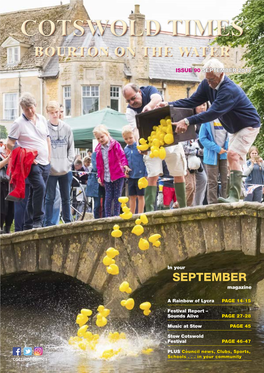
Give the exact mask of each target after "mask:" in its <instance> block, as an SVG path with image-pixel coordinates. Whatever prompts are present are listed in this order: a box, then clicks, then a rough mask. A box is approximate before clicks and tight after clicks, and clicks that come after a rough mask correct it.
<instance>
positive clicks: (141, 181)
mask: <svg viewBox="0 0 264 373" xmlns="http://www.w3.org/2000/svg"><path fill="white" fill-rule="evenodd" d="M147 186H148V180H147V179H146V178H145V177H141V178H140V179H139V180H138V187H139V189H143V188H146V187H147Z"/></svg>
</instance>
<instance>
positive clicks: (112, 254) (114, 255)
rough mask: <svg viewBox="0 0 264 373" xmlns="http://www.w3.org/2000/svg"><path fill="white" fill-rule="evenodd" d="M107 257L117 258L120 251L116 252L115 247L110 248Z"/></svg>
mask: <svg viewBox="0 0 264 373" xmlns="http://www.w3.org/2000/svg"><path fill="white" fill-rule="evenodd" d="M106 255H107V256H109V258H112V259H113V258H115V257H116V256H117V255H119V251H118V250H116V249H115V248H114V247H109V249H107V250H106Z"/></svg>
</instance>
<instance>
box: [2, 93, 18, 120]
mask: <svg viewBox="0 0 264 373" xmlns="http://www.w3.org/2000/svg"><path fill="white" fill-rule="evenodd" d="M17 116H18V94H17V93H5V94H4V119H5V120H14V119H15V118H17Z"/></svg>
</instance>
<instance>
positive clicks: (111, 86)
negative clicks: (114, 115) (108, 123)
mask: <svg viewBox="0 0 264 373" xmlns="http://www.w3.org/2000/svg"><path fill="white" fill-rule="evenodd" d="M111 88H118V97H114V96H111ZM112 100H114V101H117V102H118V110H117V111H118V112H120V108H121V87H120V86H118V85H110V108H111V109H112V106H111V101H112ZM113 110H115V109H113Z"/></svg>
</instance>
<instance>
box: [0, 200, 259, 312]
mask: <svg viewBox="0 0 264 373" xmlns="http://www.w3.org/2000/svg"><path fill="white" fill-rule="evenodd" d="M147 216H148V219H149V223H148V225H146V226H145V227H144V229H145V232H144V234H143V235H142V237H145V238H148V237H149V236H150V235H151V234H153V233H160V234H161V236H162V238H161V246H160V247H159V248H156V247H152V245H151V244H150V249H149V250H147V251H141V250H140V249H139V248H138V241H139V238H140V237H138V236H135V235H134V234H132V233H131V229H132V227H133V226H134V222H135V218H136V216H135V218H133V219H131V220H129V221H124V220H122V219H120V218H107V219H100V220H97V221H94V220H92V221H84V222H75V223H71V224H66V225H60V226H54V227H48V228H41V229H33V230H31V231H25V232H18V233H14V234H11V235H4V236H1V275H2V276H7V275H9V274H14V273H19V272H41V271H52V272H59V273H64V274H65V275H67V276H72V277H75V278H77V279H78V280H80V281H82V282H83V283H85V284H88V285H89V286H91V287H92V288H93V289H95V290H96V291H97V292H99V293H100V294H101V295H103V298H104V304H105V305H106V306H107V307H108V308H112V309H113V308H116V307H118V310H119V313H121V312H122V309H123V307H121V306H120V304H119V303H120V300H121V299H123V298H124V295H123V294H122V293H120V292H119V290H118V287H119V284H120V283H121V282H122V281H124V280H126V281H128V282H129V284H130V286H131V287H132V289H133V294H135V291H136V293H137V292H138V294H139V293H140V291H141V289H142V288H144V287H145V288H146V289H148V294H149V295H150V293H149V292H150V291H151V292H153V289H154V290H155V292H157V294H158V293H159V291H160V290H161V288H162V287H163V288H164V286H165V288H166V286H167V289H170V290H172V291H174V294H175V286H176V284H175V283H173V281H172V273H173V271H169V270H168V269H167V267H168V266H169V265H170V266H173V265H177V264H181V265H182V264H184V265H186V269H187V271H188V268H189V269H190V271H194V269H195V268H197V269H200V271H201V270H203V271H204V272H212V271H215V272H217V271H219V272H223V271H225V272H226V271H228V272H230V271H234V272H238V271H243V272H247V280H248V281H247V283H252V284H256V283H257V282H258V281H260V280H262V279H263V278H264V206H262V205H260V204H258V203H244V202H241V203H237V204H230V205H229V204H219V205H210V206H201V207H197V208H185V209H180V210H167V211H157V212H154V213H148V214H147ZM114 224H119V225H120V229H121V230H122V232H123V235H122V237H121V238H113V237H111V234H110V233H111V231H112V227H113V225H114ZM111 246H112V247H115V248H116V249H118V250H119V251H120V255H119V256H117V257H116V264H117V265H118V266H119V270H120V273H119V275H118V276H112V275H109V274H108V273H107V272H106V267H105V266H104V265H103V263H102V261H103V257H104V256H105V255H106V254H105V251H106V250H107V249H108V248H109V247H111ZM185 272H186V271H185ZM234 284H236V285H237V284H238V283H234ZM244 284H245V283H244ZM244 284H243V285H244ZM143 285H144V286H143ZM189 287H190V286H189ZM211 288H212V286H211ZM179 289H180V288H179ZM133 294H132V295H133ZM164 294H166V296H169V291H167V293H166V291H165V293H164V292H163V295H164ZM161 298H162V297H161Z"/></svg>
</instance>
